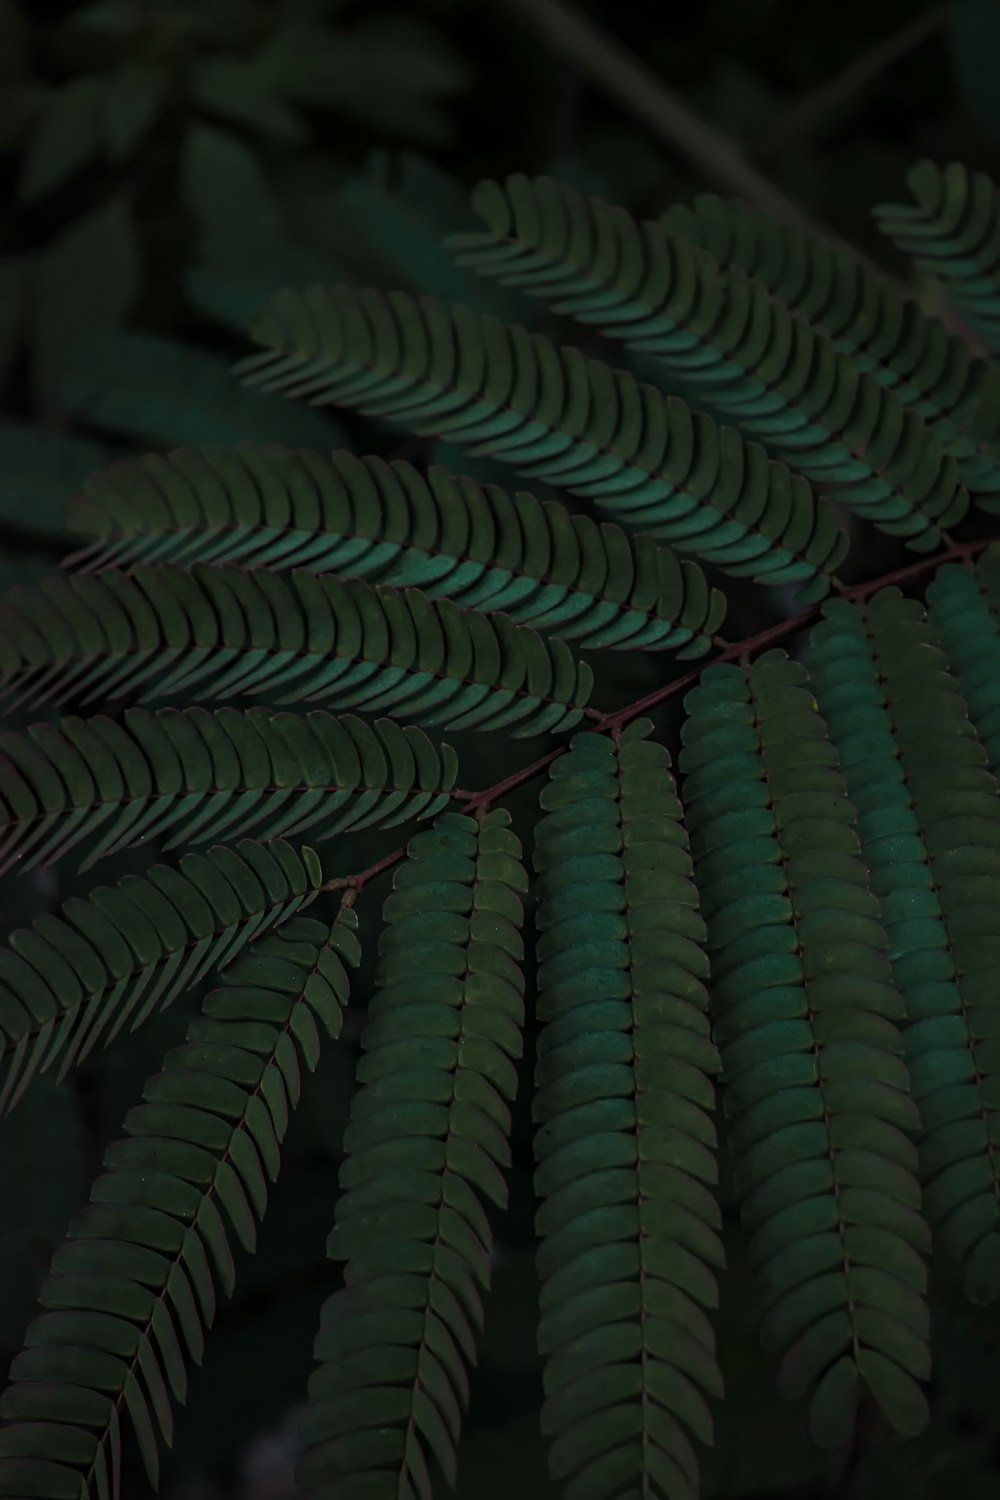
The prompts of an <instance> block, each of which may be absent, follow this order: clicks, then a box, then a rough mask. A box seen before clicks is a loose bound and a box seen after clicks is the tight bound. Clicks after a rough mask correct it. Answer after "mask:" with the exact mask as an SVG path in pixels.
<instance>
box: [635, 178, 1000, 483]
mask: <svg viewBox="0 0 1000 1500" xmlns="http://www.w3.org/2000/svg"><path fill="white" fill-rule="evenodd" d="M661 222H662V223H663V225H664V227H665V228H666V229H667V230H668V231H669V232H670V233H671V234H674V235H681V236H683V237H684V238H685V239H688V240H691V241H693V242H694V243H695V244H698V245H701V246H702V247H703V248H704V249H705V250H707V251H708V252H709V253H710V254H711V255H712V256H714V258H715V259H716V260H717V261H719V262H720V263H721V264H722V265H723V266H738V267H739V268H740V269H741V270H742V271H745V272H746V274H747V276H749V277H752V278H753V279H754V280H755V281H758V282H760V284H761V285H762V286H764V287H766V288H767V290H768V291H769V292H770V293H772V295H774V296H776V297H778V298H779V299H780V300H781V302H783V303H784V304H785V306H786V307H787V308H788V309H789V311H790V312H793V313H796V314H797V315H798V316H799V317H800V318H803V319H804V320H805V321H806V322H807V323H808V324H809V325H810V327H812V328H813V329H815V331H816V332H817V333H821V334H823V335H824V337H825V338H828V339H829V340H830V342H831V343H832V345H833V347H834V349H836V350H837V352H838V353H840V354H845V355H848V356H849V357H850V359H851V362H852V363H853V364H854V365H855V366H856V367H857V369H858V370H870V371H871V373H872V375H873V376H874V377H875V379H876V380H877V381H878V382H879V384H880V385H884V386H888V387H890V388H891V389H892V390H893V391H895V393H896V395H897V396H898V397H899V399H900V400H901V401H902V402H903V404H904V405H905V406H907V407H910V408H912V410H913V412H914V414H915V415H916V416H917V417H920V418H921V419H922V420H923V421H924V422H926V423H927V425H928V426H929V427H931V428H932V429H933V430H934V431H935V432H936V433H937V435H938V437H939V438H940V439H941V442H942V444H943V446H944V448H945V450H946V451H947V452H949V453H951V454H953V455H954V457H955V459H956V460H957V463H958V474H959V478H960V479H961V481H962V483H963V484H964V485H966V487H967V488H968V489H969V490H970V491H971V492H972V495H973V497H974V499H975V500H976V502H977V504H978V505H979V506H980V508H981V509H983V510H987V511H989V510H994V509H996V508H997V506H998V504H1000V499H998V496H1000V450H998V449H997V447H996V446H991V445H989V444H987V443H985V442H982V441H977V439H975V438H973V437H970V436H969V435H968V431H967V429H968V426H969V422H970V418H971V416H972V415H973V413H974V412H977V411H981V410H982V409H983V406H984V403H988V404H989V406H990V407H992V409H993V411H994V414H995V419H996V420H995V423H994V434H993V436H994V442H995V439H996V436H997V435H998V432H1000V400H998V397H997V387H998V382H1000V375H998V373H997V371H995V370H993V369H991V368H990V366H989V365H987V364H986V363H985V362H984V361H983V360H980V359H977V358H976V357H975V355H974V354H973V353H972V351H971V349H970V348H969V345H968V343H967V342H966V340H965V339H962V338H959V337H958V335H957V334H953V333H949V332H948V330H947V329H946V328H945V326H944V324H943V323H942V322H940V320H939V319H937V318H932V317H928V316H926V315H925V314H924V312H923V311H922V310H921V308H920V306H919V304H918V303H917V302H915V301H913V300H904V299H903V298H902V297H901V296H899V294H898V293H897V292H896V290H895V288H894V287H892V286H890V285H889V284H888V283H887V282H882V281H880V280H877V279H876V277H875V276H874V275H873V274H872V273H871V272H870V271H869V270H868V268H867V266H866V265H865V264H864V263H863V262H862V261H861V260H859V259H857V258H856V257H855V256H853V255H851V254H849V253H848V252H847V251H844V250H841V249H839V248H838V247H837V246H836V245H831V244H829V243H827V241H826V240H823V239H818V238H817V239H814V238H812V237H811V236H806V235H803V234H800V233H799V231H798V230H797V229H793V228H792V227H791V225H788V224H779V223H778V222H777V221H776V220H774V219H771V218H769V217H768V216H767V214H764V213H759V212H758V211H757V210H755V209H753V208H751V207H750V206H749V205H748V204H746V203H741V202H739V201H737V200H726V199H723V198H720V197H718V195H717V194H715V193H700V194H699V195H698V196H697V197H696V198H695V200H694V202H693V203H692V204H691V205H690V206H688V205H686V204H680V203H678V204H674V205H673V206H672V207H671V208H669V209H668V210H667V212H666V213H665V214H663V215H662V220H661Z"/></svg>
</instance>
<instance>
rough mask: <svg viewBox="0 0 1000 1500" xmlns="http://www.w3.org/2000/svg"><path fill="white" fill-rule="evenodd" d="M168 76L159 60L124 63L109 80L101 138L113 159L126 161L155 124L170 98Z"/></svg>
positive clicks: (104, 101) (102, 118)
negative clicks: (155, 61) (160, 65)
mask: <svg viewBox="0 0 1000 1500" xmlns="http://www.w3.org/2000/svg"><path fill="white" fill-rule="evenodd" d="M167 86H168V78H167V75H166V73H165V72H164V70H163V69H162V68H161V67H159V66H158V65H157V64H156V63H150V62H143V61H141V60H136V61H133V62H126V63H123V64H122V66H121V67H120V68H118V69H117V70H116V71H115V72H114V73H112V75H111V78H110V80H109V82H108V86H107V92H106V94H105V96H104V100H103V106H102V115H101V139H102V142H103V145H104V149H105V151H106V152H107V153H108V156H109V157H110V159H111V160H112V161H115V162H118V161H126V160H127V159H128V158H129V157H130V156H131V155H132V154H133V153H134V152H135V150H136V148H137V147H138V146H139V144H140V142H141V140H142V137H143V136H144V135H145V134H146V132H147V131H148V130H149V129H150V127H151V126H152V125H153V123H154V121H155V120H156V117H157V115H158V114H159V113H160V110H161V109H162V107H163V104H164V101H165V99H166V94H167Z"/></svg>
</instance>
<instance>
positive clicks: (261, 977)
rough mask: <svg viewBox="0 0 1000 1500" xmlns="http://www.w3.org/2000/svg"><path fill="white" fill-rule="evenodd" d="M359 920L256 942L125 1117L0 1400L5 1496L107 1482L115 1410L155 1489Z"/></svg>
mask: <svg viewBox="0 0 1000 1500" xmlns="http://www.w3.org/2000/svg"><path fill="white" fill-rule="evenodd" d="M355 926H356V918H355V917H354V914H353V912H350V911H348V910H346V909H345V910H342V911H341V912H340V914H339V916H338V918H337V921H336V922H335V923H334V925H333V927H332V928H330V927H328V926H327V925H326V924H325V923H323V922H317V921H313V920H309V919H303V918H299V919H296V920H295V921H293V922H290V923H289V924H288V926H287V927H286V928H285V929H284V931H283V932H282V933H280V934H277V933H276V934H273V935H271V936H270V937H267V938H264V939H262V940H261V941H259V942H257V943H255V944H254V946H253V948H252V950H251V951H250V952H248V953H246V954H244V955H243V956H242V957H241V958H239V959H238V960H237V961H236V963H234V964H233V965H232V966H231V967H230V968H229V970H228V971H227V973H226V974H225V976H224V981H225V982H224V987H223V988H222V989H218V990H213V991H212V993H211V994H210V995H209V996H208V997H207V999H206V1000H205V1003H204V1006H203V1008H202V1014H201V1016H200V1017H199V1018H198V1019H197V1020H196V1021H194V1022H193V1023H192V1024H191V1026H189V1027H188V1033H187V1039H186V1042H185V1044H184V1046H182V1047H178V1048H177V1049H175V1050H174V1051H173V1052H171V1053H170V1054H169V1055H168V1056H167V1058H166V1059H165V1062H164V1068H163V1071H162V1072H161V1073H157V1074H156V1075H154V1077H152V1078H150V1080H149V1082H148V1083H147V1084H146V1087H145V1089H144V1090H143V1099H144V1101H145V1102H144V1103H143V1104H141V1105H139V1106H137V1107H136V1108H135V1109H133V1110H130V1111H129V1113H128V1115H127V1116H126V1118H125V1127H124V1128H125V1131H126V1135H125V1137H124V1138H123V1139H121V1140H118V1141H115V1142H114V1143H113V1144H112V1145H111V1146H110V1147H109V1148H108V1150H107V1152H106V1153H105V1157H104V1166H105V1167H106V1168H107V1171H106V1173H105V1174H104V1175H103V1176H101V1177H98V1179H97V1181H96V1182H95V1183H94V1187H93V1190H92V1192H91V1200H90V1204H89V1205H88V1206H87V1207H86V1208H84V1209H83V1210H82V1211H81V1212H80V1213H78V1214H77V1215H76V1216H75V1218H74V1219H73V1220H72V1222H71V1224H70V1226H69V1230H68V1232H67V1238H66V1243H65V1244H64V1245H63V1246H62V1247H61V1249H60V1250H59V1251H58V1252H57V1254H56V1256H55V1258H54V1260H53V1262H52V1269H51V1272H50V1274H49V1276H48V1277H47V1278H46V1280H45V1281H44V1283H43V1284H42V1289H41V1291H40V1293H39V1299H38V1300H39V1303H40V1305H41V1306H42V1307H43V1308H45V1309H46V1311H45V1312H43V1313H41V1314H40V1316H39V1317H37V1318H36V1319H35V1320H34V1322H33V1323H32V1324H31V1326H30V1327H29V1329H28V1331H27V1334H26V1336H25V1348H24V1352H23V1353H22V1354H20V1355H18V1357H17V1359H16V1360H15V1361H14V1364H13V1365H12V1367H11V1371H10V1376H11V1382H12V1383H11V1384H10V1385H9V1386H8V1388H7V1390H6V1391H5V1392H4V1394H3V1397H2V1398H0V1413H2V1415H3V1416H4V1417H5V1418H6V1419H7V1422H8V1425H7V1426H5V1427H4V1428H3V1429H2V1430H0V1490H2V1492H3V1493H4V1494H9V1495H13V1494H17V1493H19V1492H21V1493H24V1492H28V1493H39V1492H40V1493H44V1494H46V1495H51V1496H60V1495H67V1496H69V1495H77V1494H79V1493H80V1491H81V1488H82V1489H83V1490H84V1491H85V1492H89V1491H90V1490H91V1488H93V1491H94V1493H96V1494H98V1495H101V1496H104V1495H108V1494H115V1493H117V1491H118V1486H119V1483H120V1473H121V1423H120V1415H121V1416H124V1415H125V1414H126V1413H127V1415H128V1418H129V1420H130V1422H131V1424H132V1426H133V1428H134V1430H135V1432H136V1434H137V1436H138V1440H139V1446H140V1448H141V1451H142V1456H143V1459H144V1461H145V1464H146V1468H147V1471H148V1472H149V1475H150V1477H151V1479H153V1481H154V1483H155V1481H156V1477H157V1475H158V1473H159V1458H158V1443H159V1440H160V1438H162V1440H163V1441H164V1442H165V1443H166V1444H167V1445H168V1446H169V1444H170V1442H171V1439H172V1433H173V1412H172V1403H171V1398H173V1399H174V1400H177V1401H184V1400H185V1398H186V1395H187V1374H186V1370H185V1362H186V1360H187V1359H192V1360H194V1362H195V1363H196V1364H200V1363H201V1360H202V1354H203V1352H204V1346H205V1335H206V1333H207V1331H208V1330H209V1329H210V1328H211V1327H212V1324H213V1322H214V1321H215V1312H216V1302H217V1289H218V1290H221V1291H222V1292H224V1293H225V1295H227V1296H231V1295H232V1292H233V1286H234V1284H235V1269H234V1265H233V1252H232V1248H231V1246H232V1242H233V1239H234V1238H235V1240H236V1241H238V1242H239V1243H240V1244H241V1245H242V1246H243V1247H244V1248H245V1249H247V1250H250V1251H252V1250H253V1249H254V1247H255V1244H256V1227H255V1220H257V1219H260V1218H262V1217H263V1215H264V1211H265V1209H266V1207H267V1197H268V1191H267V1184H268V1180H270V1181H271V1182H274V1181H275V1180H276V1179H277V1176H278V1171H279V1169H280V1153H279V1149H278V1148H279V1145H280V1143H281V1141H282V1139H283V1137H284V1135H285V1131H286V1129H287V1127H288V1118H289V1111H290V1110H293V1109H294V1108H295V1106H296V1105H297V1104H298V1102H299V1095H300V1092H301V1076H300V1074H301V1066H302V1064H303V1063H304V1064H305V1066H306V1067H307V1068H308V1069H310V1070H311V1069H313V1068H314V1067H315V1066H316V1062H317V1059H318V1057H319V1049H320V1030H319V1027H318V1026H317V1022H320V1023H321V1025H322V1028H323V1030H324V1031H325V1032H326V1033H327V1035H328V1036H329V1037H330V1038H331V1039H332V1040H333V1041H336V1039H337V1037H338V1036H339V1034H340V1023H341V1007H342V1006H343V1004H344V1003H345V1002H346V999H347V988H348V982H347V973H346V970H345V969H344V962H343V960H344V959H346V960H347V961H348V962H349V963H352V964H355V963H357V957H358V952H357V938H356V937H355V935H354V927H355Z"/></svg>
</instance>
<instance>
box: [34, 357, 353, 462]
mask: <svg viewBox="0 0 1000 1500" xmlns="http://www.w3.org/2000/svg"><path fill="white" fill-rule="evenodd" d="M55 398H56V399H57V400H58V402H59V405H60V407H61V408H62V409H63V410H65V411H67V412H69V413H70V414H72V415H73V416H75V417H77V418H78V419H80V420H83V421H86V422H88V423H90V424H92V425H93V426H95V427H98V428H100V429H102V430H104V431H108V432H117V433H121V434H123V435H124V434H129V435H130V436H132V437H135V438H137V439H141V440H142V441H143V442H150V443H154V444H156V445H157V446H158V447H164V448H178V447H198V446H200V445H202V444H206V443H238V442H244V441H246V440H248V439H252V440H253V441H255V442H264V443H269V442H274V443H286V444H288V445H289V446H290V447H307V448H320V449H323V448H331V447H334V446H336V445H337V444H338V442H340V441H341V436H340V431H339V429H338V428H337V427H336V425H335V424H334V423H333V422H331V421H330V420H329V419H328V418H327V417H325V416H323V415H321V414H320V413H319V412H318V411H313V410H311V409H310V408H309V407H305V406H301V407H300V406H298V405H296V404H294V403H292V402H290V401H283V400H282V398H281V397H280V396H270V395H267V394H265V393H263V392H260V391H253V390H249V389H247V388H246V387H244V386H240V385H238V384H237V383H236V381H235V380H234V379H233V376H232V372H231V370H230V368H229V362H228V361H227V360H225V359H221V358H219V357H218V356H216V355H214V354H207V353H205V352H204V351H203V350H201V349H194V348H191V347H190V346H189V345H186V344H182V343H180V342H178V341H177V340H174V339H167V338H154V337H152V336H150V335H148V334H140V333H132V332H127V331H125V330H120V331H115V332H105V333H101V334H97V335H95V336H94V338H93V339H90V340H88V341H87V343H86V344H85V345H83V346H80V347H78V349H77V351H76V355H75V357H74V358H73V359H72V360H71V361H69V362H67V364H66V365H64V367H63V372H62V378H61V380H60V382H59V385H58V388H57V390H56V392H55ZM249 398H252V399H249Z"/></svg>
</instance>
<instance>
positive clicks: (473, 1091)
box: [298, 809, 527, 1500]
mask: <svg viewBox="0 0 1000 1500" xmlns="http://www.w3.org/2000/svg"><path fill="white" fill-rule="evenodd" d="M509 823H510V818H509V816H508V814H507V813H506V812H504V811H503V810H502V809H497V810H496V811H493V812H490V813H485V814H482V813H481V814H480V815H479V816H478V817H476V818H471V817H463V816H461V815H459V814H457V813H444V814H442V815H441V816H440V817H439V818H438V819H437V821H436V823H435V825H434V828H433V829H430V830H428V831H427V832H423V833H419V834H417V835H416V836H415V837H414V838H413V839H412V840H411V841H410V844H409V847H408V854H407V859H406V861H405V862H404V863H403V864H402V865H400V866H399V868H398V869H397V871H396V875H395V878H394V881H393V887H394V888H393V892H392V894H391V895H390V896H389V898H388V900H387V901H386V904H385V922H386V926H385V928H384V929H383V932H382V935H381V937H380V940H379V963H378V968H377V971H376V984H377V990H376V993H375V995H374V996H373V998H372V1002H371V1006H370V1009H369V1020H368V1024H367V1026H366V1028H365V1031H364V1033H363V1035H362V1047H363V1049H364V1056H363V1057H362V1060H361V1062H360V1064H359V1066H358V1083H359V1085H360V1087H359V1089H358V1091H357V1093H356V1095H355V1097H354V1099H353V1100H352V1102H351V1119H350V1123H349V1124H348V1126H347V1129H346V1131H345V1134H344V1150H345V1152H346V1158H345V1161H344V1165H343V1167H342V1168H341V1173H340V1186H341V1188H342V1190H343V1191H342V1196H341V1198H340V1200H339V1202H338V1204H337V1222H336V1227H335V1228H334V1230H333V1233H332V1234H331V1236H330V1240H329V1244H328V1251H329V1254H330V1255H331V1256H332V1257H333V1258H334V1259H336V1260H342V1261H345V1262H346V1265H345V1268H344V1282H345V1285H344V1288H343V1290H341V1291H337V1292H335V1293H334V1294H333V1296H332V1297H331V1298H330V1299H329V1301H328V1302H327V1303H326V1305H325V1307H324V1309H323V1314H322V1322H321V1326H320V1331H319V1334H318V1336H317V1339H316V1345H315V1354H316V1358H317V1360H319V1361H320V1364H319V1367H318V1368H317V1369H316V1370H315V1371H314V1373H313V1375H312V1378H311V1380H310V1383H309V1407H308V1409H307V1412H306V1415H305V1417H304V1419H303V1424H302V1429H301V1433H302V1440H303V1444H304V1448H305V1452H304V1455H303V1457H302V1460H301V1462H300V1464H299V1470H298V1480H299V1486H300V1490H301V1493H302V1494H303V1496H308V1497H317V1500H318V1497H320V1496H330V1497H331V1500H333V1497H334V1496H337V1497H340V1496H346V1495H362V1494H364V1495H370V1496H375V1495H385V1496H387V1497H388V1496H393V1497H396V1496H404V1495H405V1496H412V1497H419V1500H429V1497H430V1494H431V1477H430V1475H431V1465H433V1467H434V1468H435V1469H437V1470H440V1471H441V1472H442V1473H443V1474H444V1475H445V1477H446V1478H447V1480H448V1482H449V1484H450V1485H451V1486H452V1487H454V1483H455V1473H456V1448H457V1445H458V1440H459V1434H460V1431H461V1423H462V1416H463V1413H464V1411H465V1408H466V1405H467V1403H468V1399H469V1383H468V1366H469V1365H470V1364H474V1363H475V1358H476V1354H475V1348H476V1338H477V1335H478V1334H479V1333H480V1332H481V1330H482V1326H483V1305H482V1297H483V1294H484V1293H485V1292H486V1291H488V1289H489V1285H490V1251H491V1244H492V1236H491V1231H490V1226H489V1221H488V1219H487V1217H486V1212H485V1209H484V1207H483V1200H484V1199H485V1200H488V1201H489V1202H491V1203H493V1204H495V1205H496V1206H497V1207H500V1208H503V1207H505V1206H506V1202H507V1188H506V1184H505V1181H504V1175H503V1174H504V1172H505V1170H506V1169H507V1167H509V1165H510V1146H509V1133H510V1111H509V1107H508V1106H509V1104H510V1102H511V1100H512V1099H513V1098H514V1094H515V1090H516V1086H517V1076H516V1072H515V1067H514V1060H515V1059H516V1058H518V1057H519V1056H520V1055H521V1049H522V1040H521V1027H522V1024H523V1020H524V999H523V995H524V979H523V976H522V972H521V960H522V959H523V957H524V945H523V940H522V937H521V931H520V929H521V924H522V908H521V895H522V894H523V892H524V891H525V890H526V888H527V878H526V875H525V872H524V868H523V865H522V863H521V851H520V844H519V842H518V840H517V839H516V838H515V836H514V834H513V833H512V832H511V830H510V828H509V826H508V825H509Z"/></svg>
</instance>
